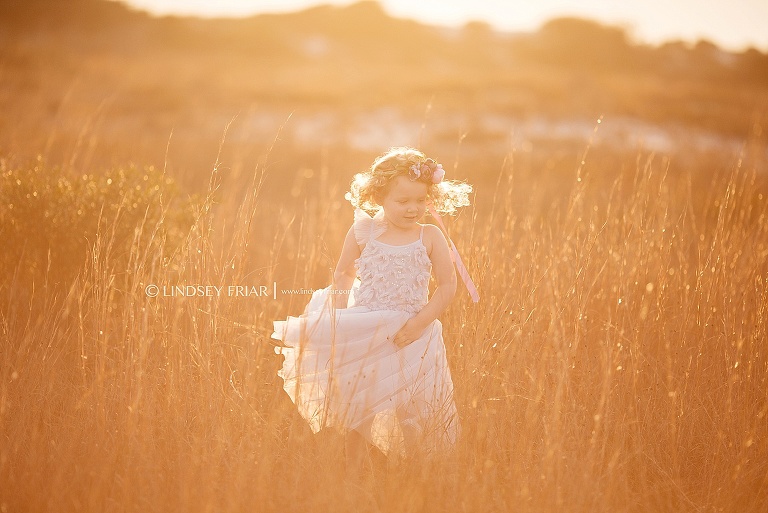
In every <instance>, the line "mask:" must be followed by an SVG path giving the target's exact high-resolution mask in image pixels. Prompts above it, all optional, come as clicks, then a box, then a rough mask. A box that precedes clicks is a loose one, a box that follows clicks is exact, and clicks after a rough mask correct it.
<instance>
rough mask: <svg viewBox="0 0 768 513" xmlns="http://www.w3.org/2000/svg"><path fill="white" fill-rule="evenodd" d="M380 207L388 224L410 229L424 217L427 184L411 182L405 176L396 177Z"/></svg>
mask: <svg viewBox="0 0 768 513" xmlns="http://www.w3.org/2000/svg"><path fill="white" fill-rule="evenodd" d="M381 206H382V207H384V215H385V216H386V218H387V220H388V221H389V222H391V223H392V224H394V225H395V226H397V227H399V228H403V229H408V228H412V227H413V226H415V225H416V223H417V222H418V220H419V219H421V218H422V217H423V216H424V211H425V210H426V208H427V184H425V183H423V182H414V181H411V180H410V179H409V178H408V177H406V176H397V177H395V179H394V180H393V181H392V184H391V185H390V188H389V193H388V194H387V195H386V196H385V197H384V201H383V202H382V203H381Z"/></svg>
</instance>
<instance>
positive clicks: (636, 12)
mask: <svg viewBox="0 0 768 513" xmlns="http://www.w3.org/2000/svg"><path fill="white" fill-rule="evenodd" d="M122 1H123V2H124V3H128V4H130V5H133V6H135V7H138V8H141V9H145V10H148V11H150V12H152V13H154V14H179V15H197V16H206V17H214V16H216V17H224V16H225V17H236V16H249V15H252V14H258V13H263V12H289V11H295V10H299V9H304V8H307V7H310V6H312V5H317V4H320V3H323V4H336V5H348V4H350V3H354V2H351V1H349V0H346V1H345V0H320V1H318V0H122ZM379 1H380V3H381V5H382V6H383V7H384V9H385V10H386V11H387V12H388V13H389V14H391V15H393V16H398V17H403V18H413V19H417V20H419V21H422V22H424V23H429V24H433V25H448V26H460V25H463V24H464V23H466V22H467V21H471V20H479V21H485V22H487V23H489V24H490V25H491V26H493V27H494V28H496V29H499V30H505V31H512V32H518V31H523V32H530V31H535V30H536V29H538V27H540V26H541V24H542V23H544V22H545V21H547V20H549V19H551V18H553V17H558V16H579V17H583V18H590V19H594V20H597V21H600V22H603V23H608V24H611V25H620V26H623V27H625V28H626V29H627V32H628V33H629V34H630V35H631V36H632V37H633V38H634V39H635V40H636V41H639V42H644V43H651V44H659V43H661V42H663V41H669V40H683V41H690V42H696V41H698V40H700V39H708V40H710V41H712V42H713V43H715V44H717V45H719V46H721V47H722V48H725V49H728V50H736V51H740V50H744V49H745V48H747V47H750V46H753V47H755V48H758V49H760V50H762V51H764V52H765V51H768V0H640V1H636V2H629V1H625V0H461V1H458V0H379Z"/></svg>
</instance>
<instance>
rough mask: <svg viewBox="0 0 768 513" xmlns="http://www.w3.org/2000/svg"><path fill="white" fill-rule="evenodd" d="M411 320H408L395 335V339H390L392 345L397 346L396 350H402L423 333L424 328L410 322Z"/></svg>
mask: <svg viewBox="0 0 768 513" xmlns="http://www.w3.org/2000/svg"><path fill="white" fill-rule="evenodd" d="M412 321H413V319H412V318H411V319H408V322H406V323H405V324H404V325H403V327H402V328H400V329H399V330H398V332H397V333H395V337H394V338H393V339H392V343H393V344H395V345H396V346H397V348H398V349H402V348H404V347H405V346H407V345H408V344H411V343H412V342H414V341H415V340H416V339H417V338H419V337H420V336H421V334H422V333H423V332H424V329H425V328H424V327H423V326H420V325H419V324H418V323H416V322H412Z"/></svg>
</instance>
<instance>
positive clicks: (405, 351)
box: [272, 209, 460, 456]
mask: <svg viewBox="0 0 768 513" xmlns="http://www.w3.org/2000/svg"><path fill="white" fill-rule="evenodd" d="M353 226H354V233H355V238H356V239H357V242H358V244H361V245H362V244H365V248H364V249H363V251H362V252H361V254H360V257H359V258H358V259H357V260H355V267H356V269H357V276H358V277H359V279H355V282H354V285H353V287H352V292H351V293H350V297H349V302H348V307H347V308H342V309H335V308H333V305H332V300H333V295H332V294H330V293H329V291H330V288H331V287H330V286H329V287H326V288H324V289H320V290H316V291H315V292H314V293H313V294H312V298H311V299H310V301H309V304H308V305H307V307H306V308H305V310H304V314H302V315H301V316H299V317H290V316H289V317H288V319H287V320H285V321H274V333H272V338H275V339H277V340H281V341H282V342H283V346H284V347H276V348H275V352H276V353H278V354H282V355H284V356H285V361H284V362H283V366H282V369H280V370H279V371H278V376H280V377H281V378H283V380H284V385H283V388H284V389H285V391H286V392H287V393H288V395H289V396H290V398H291V400H292V401H293V402H294V403H295V404H296V407H297V408H298V411H299V413H300V414H301V415H302V417H304V419H306V420H307V422H308V423H309V425H310V427H311V429H312V431H313V432H315V433H317V432H318V431H320V430H321V429H322V428H324V427H333V428H335V429H337V430H338V431H340V432H342V433H344V432H346V431H347V430H350V429H354V430H357V431H358V432H359V433H360V434H362V435H363V437H365V439H366V440H368V441H369V442H370V443H371V444H373V445H375V446H377V447H378V448H379V449H380V450H381V451H382V452H384V453H385V454H390V453H395V454H396V455H399V456H403V455H405V454H406V447H407V446H406V443H405V442H406V439H405V437H408V438H409V440H410V441H413V442H418V443H419V447H420V448H422V449H424V450H425V451H426V452H428V453H434V452H438V451H439V452H442V451H446V450H448V451H450V450H451V449H452V447H453V446H454V445H455V443H456V438H457V436H458V435H459V432H460V426H459V418H458V415H457V412H456V406H455V403H454V400H453V382H452V380H451V374H450V369H449V368H448V362H447V360H446V357H445V346H444V344H443V335H442V324H441V323H440V321H439V320H437V319H436V320H434V321H433V322H432V323H431V324H430V325H429V326H427V328H426V329H425V330H424V331H423V332H422V334H421V336H420V337H419V338H418V339H417V340H415V341H414V342H413V343H411V344H409V345H408V346H406V347H404V348H402V349H398V347H397V346H395V345H394V343H393V342H392V341H391V340H392V339H393V338H394V336H395V334H396V333H397V331H398V330H399V329H400V328H401V327H402V326H403V325H404V324H405V323H406V321H407V320H408V319H410V318H411V317H413V316H414V315H415V314H416V313H417V312H418V311H419V310H420V309H421V308H423V307H424V305H426V304H427V300H428V293H429V291H428V284H429V278H430V270H431V267H432V263H431V261H430V260H429V256H428V255H427V250H426V248H425V247H424V244H423V242H422V236H423V232H424V227H423V226H422V229H421V235H420V236H419V240H417V241H414V242H412V243H410V244H405V245H400V246H393V245H390V244H385V243H383V242H379V241H378V240H376V238H377V237H378V236H379V235H381V234H382V233H383V232H384V231H385V230H386V227H387V221H386V219H385V218H384V216H383V211H382V210H379V212H378V213H377V214H376V216H374V217H371V216H370V215H368V214H367V213H366V212H364V211H363V210H360V209H356V210H355V221H354V225H353Z"/></svg>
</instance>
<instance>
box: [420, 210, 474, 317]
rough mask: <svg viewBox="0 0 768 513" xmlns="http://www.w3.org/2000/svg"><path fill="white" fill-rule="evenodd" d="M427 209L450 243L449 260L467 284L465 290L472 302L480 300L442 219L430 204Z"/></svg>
mask: <svg viewBox="0 0 768 513" xmlns="http://www.w3.org/2000/svg"><path fill="white" fill-rule="evenodd" d="M427 208H428V209H429V213H430V214H432V217H434V218H435V220H436V221H437V224H439V225H440V228H441V229H442V230H443V233H444V234H445V238H446V239H448V243H449V244H450V245H451V260H453V261H454V263H455V264H456V270H457V271H458V273H459V276H461V279H462V280H463V281H464V285H466V286H467V290H468V291H469V295H470V296H472V302H473V303H477V302H478V301H480V294H479V293H478V292H477V287H475V284H474V283H473V282H472V278H470V277H469V272H468V271H467V268H466V266H465V265H464V262H462V261H461V257H460V256H459V251H458V250H457V249H456V246H455V245H454V244H453V241H452V240H451V238H450V237H449V236H448V230H446V229H445V225H444V224H443V220H442V219H441V218H440V216H439V215H438V213H437V212H436V211H435V209H434V208H432V206H429V207H427Z"/></svg>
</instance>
